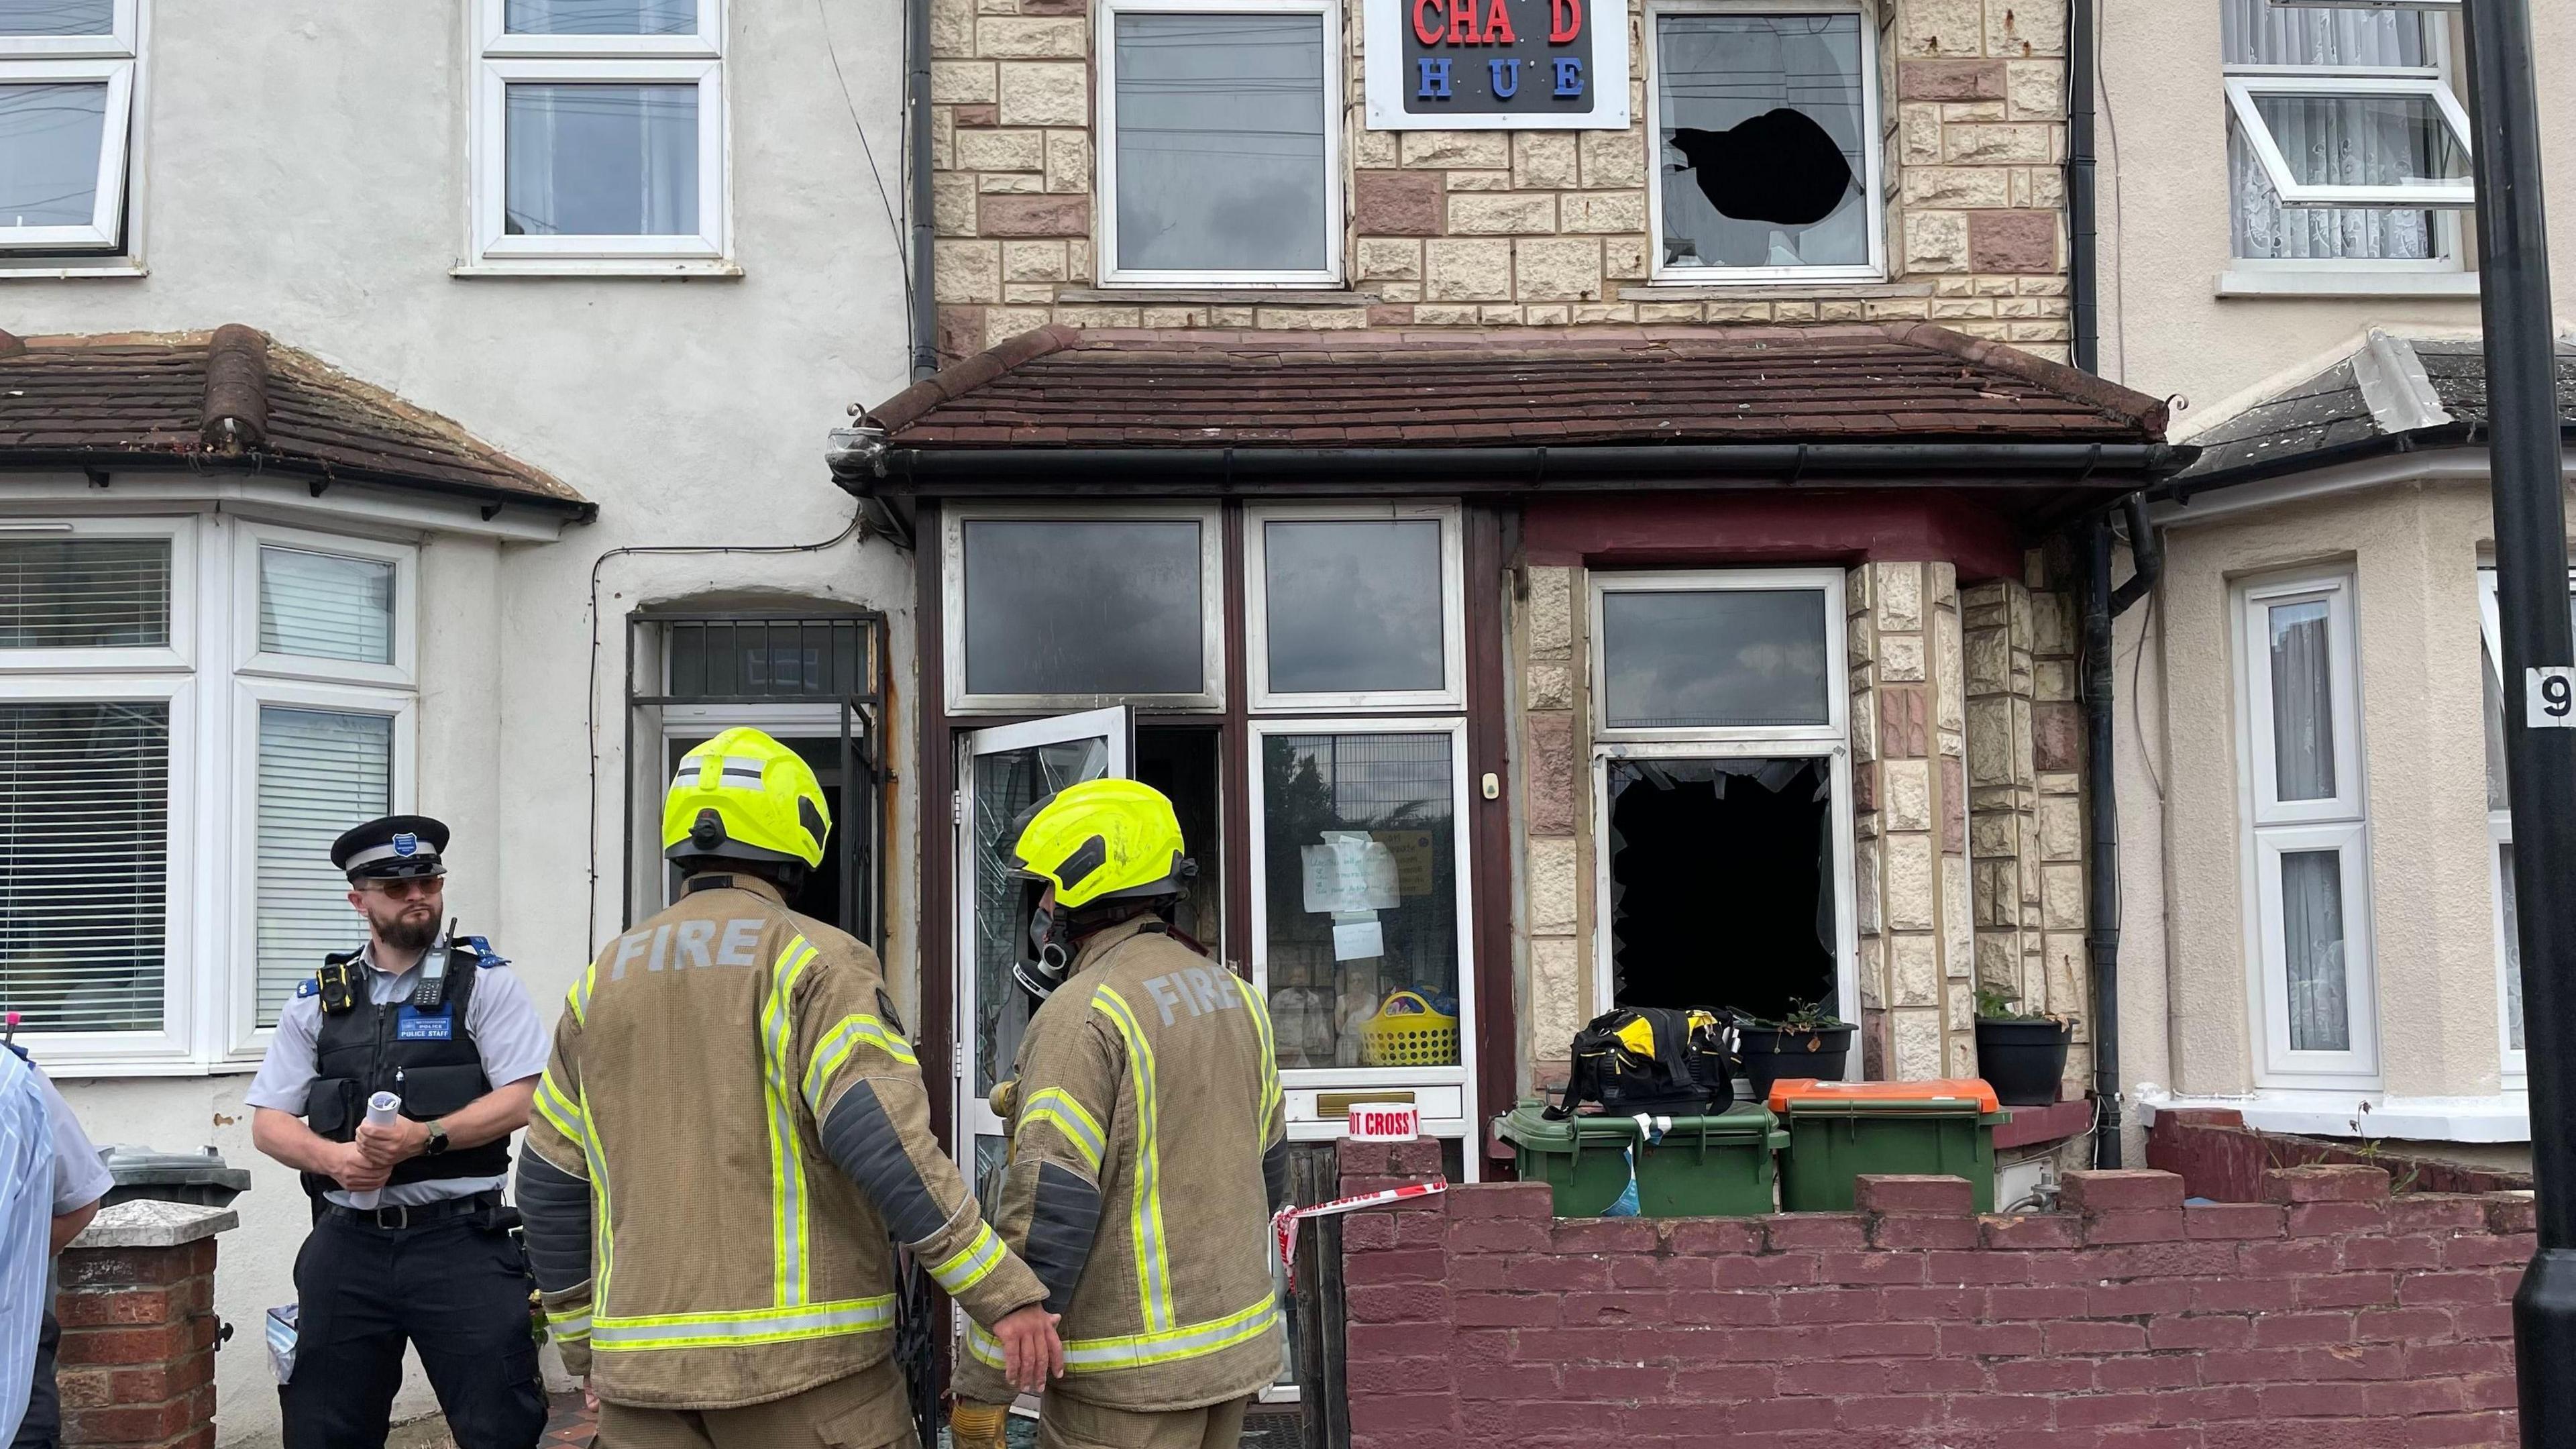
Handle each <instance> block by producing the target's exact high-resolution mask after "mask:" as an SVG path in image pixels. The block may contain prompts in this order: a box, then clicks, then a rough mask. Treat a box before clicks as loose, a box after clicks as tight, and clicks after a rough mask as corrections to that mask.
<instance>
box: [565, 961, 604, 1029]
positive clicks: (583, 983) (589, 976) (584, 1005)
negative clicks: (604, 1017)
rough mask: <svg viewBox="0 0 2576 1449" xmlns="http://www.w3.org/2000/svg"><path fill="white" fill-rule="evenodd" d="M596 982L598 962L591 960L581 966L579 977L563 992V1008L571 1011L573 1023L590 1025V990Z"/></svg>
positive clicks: (597, 981)
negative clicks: (584, 965)
mask: <svg viewBox="0 0 2576 1449" xmlns="http://www.w3.org/2000/svg"><path fill="white" fill-rule="evenodd" d="M598 984H599V963H598V962H596V961H593V962H591V963H590V965H588V966H587V967H585V968H583V970H582V973H581V979H580V980H579V981H576V982H574V983H573V984H572V989H571V990H570V991H567V992H565V993H564V1010H566V1011H569V1012H571V1013H572V1019H573V1024H574V1025H576V1026H588V1025H590V992H591V988H592V987H594V986H597V985H598Z"/></svg>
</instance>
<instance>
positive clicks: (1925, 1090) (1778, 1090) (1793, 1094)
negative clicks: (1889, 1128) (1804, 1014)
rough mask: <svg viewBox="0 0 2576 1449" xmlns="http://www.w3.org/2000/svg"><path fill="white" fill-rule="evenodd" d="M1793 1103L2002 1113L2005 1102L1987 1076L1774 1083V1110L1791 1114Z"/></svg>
mask: <svg viewBox="0 0 2576 1449" xmlns="http://www.w3.org/2000/svg"><path fill="white" fill-rule="evenodd" d="M1792 1102H1915V1103H1922V1102H1973V1103H1975V1104H1976V1107H1977V1110H1978V1111H1980V1112H2000V1111H2002V1110H2003V1103H2001V1102H2000V1101H1997V1100H1996V1099H1995V1089H1994V1088H1992V1087H1990V1086H1987V1085H1986V1081H1985V1078H1983V1077H1944V1078H1941V1079H1939V1080H1937V1081H1930V1082H1820V1081H1817V1080H1816V1079H1815V1078H1813V1077H1784V1078H1782V1079H1780V1080H1779V1081H1776V1082H1773V1083H1772V1084H1771V1110H1772V1111H1774V1112H1787V1111H1788V1110H1789V1104H1790V1103H1792Z"/></svg>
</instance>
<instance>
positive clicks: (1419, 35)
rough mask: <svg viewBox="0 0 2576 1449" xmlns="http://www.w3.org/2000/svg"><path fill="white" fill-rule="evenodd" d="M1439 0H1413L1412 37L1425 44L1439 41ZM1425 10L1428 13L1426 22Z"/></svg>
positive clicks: (1435, 43)
mask: <svg viewBox="0 0 2576 1449" xmlns="http://www.w3.org/2000/svg"><path fill="white" fill-rule="evenodd" d="M1440 4H1441V0H1413V38H1414V39H1416V40H1419V41H1421V42H1422V43H1423V44H1425V45H1438V44H1439V43H1440ZM1425 12H1428V13H1429V19H1428V23H1426V22H1425Z"/></svg>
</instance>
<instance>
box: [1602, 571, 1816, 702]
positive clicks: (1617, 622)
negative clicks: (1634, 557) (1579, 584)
mask: <svg viewBox="0 0 2576 1449" xmlns="http://www.w3.org/2000/svg"><path fill="white" fill-rule="evenodd" d="M1601 634H1602V640H1601V653H1602V660H1603V664H1604V670H1603V672H1604V673H1605V674H1607V675H1608V680H1607V686H1608V687H1607V689H1606V690H1605V691H1604V695H1605V700H1604V710H1603V713H1604V718H1605V719H1606V721H1607V723H1608V724H1609V726H1610V727H1611V728H1612V729H1697V728H1714V727H1718V726H1725V725H1735V726H1759V725H1820V724H1827V723H1830V722H1831V721H1832V718H1833V716H1832V714H1831V713H1830V710H1829V701H1828V700H1827V699H1826V698H1825V695H1826V679H1827V674H1826V668H1825V666H1826V663H1827V657H1826V653H1825V649H1826V637H1825V634H1826V619H1825V595H1824V591H1823V590H1821V589H1687V590H1685V589H1623V590H1616V591H1612V592H1609V593H1605V594H1603V595H1602V596H1601Z"/></svg>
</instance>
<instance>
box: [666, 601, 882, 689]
mask: <svg viewBox="0 0 2576 1449" xmlns="http://www.w3.org/2000/svg"><path fill="white" fill-rule="evenodd" d="M668 630H669V633H668V636H667V637H668V639H669V645H670V663H669V667H668V679H669V692H670V693H671V694H672V695H674V696H677V697H679V698H683V699H695V698H705V697H710V696H740V695H753V696H758V697H760V698H764V699H812V698H839V697H842V696H846V695H852V694H873V693H875V692H876V680H875V671H874V669H873V668H872V667H869V666H870V665H871V664H872V661H871V659H870V657H869V656H870V646H871V645H872V644H873V643H874V636H873V635H872V634H871V633H870V632H869V631H867V630H865V629H863V628H862V627H861V624H860V621H859V620H857V619H712V620H703V621H702V620H694V619H692V620H688V621H685V622H678V623H673V624H671V625H669V626H668Z"/></svg>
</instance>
